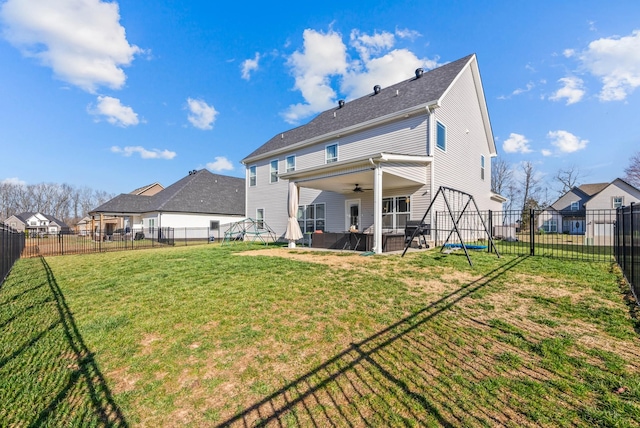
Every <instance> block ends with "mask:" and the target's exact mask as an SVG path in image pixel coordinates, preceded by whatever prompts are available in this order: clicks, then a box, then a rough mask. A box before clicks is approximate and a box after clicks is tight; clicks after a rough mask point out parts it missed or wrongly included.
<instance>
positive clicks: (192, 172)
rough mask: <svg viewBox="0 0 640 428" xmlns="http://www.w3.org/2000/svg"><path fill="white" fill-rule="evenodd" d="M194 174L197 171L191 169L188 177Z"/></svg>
mask: <svg viewBox="0 0 640 428" xmlns="http://www.w3.org/2000/svg"><path fill="white" fill-rule="evenodd" d="M196 172H198V171H197V170H195V169H192V170H191V171H189V175H193V174H195V173H196Z"/></svg>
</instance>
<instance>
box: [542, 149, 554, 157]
mask: <svg viewBox="0 0 640 428" xmlns="http://www.w3.org/2000/svg"><path fill="white" fill-rule="evenodd" d="M540 153H542V156H551V155H552V154H553V152H551V150H547V149H542V150H540Z"/></svg>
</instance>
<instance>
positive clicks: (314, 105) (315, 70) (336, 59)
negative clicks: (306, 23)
mask: <svg viewBox="0 0 640 428" xmlns="http://www.w3.org/2000/svg"><path fill="white" fill-rule="evenodd" d="M302 37H303V39H304V43H303V50H302V51H295V52H294V53H293V54H292V55H291V56H290V57H289V60H288V65H289V66H290V67H291V71H292V74H293V76H294V78H295V85H294V89H296V90H299V91H300V92H301V94H302V97H303V98H304V100H305V103H299V104H295V105H291V106H289V108H288V109H287V110H286V111H285V112H284V113H283V114H282V116H283V117H284V119H285V120H286V121H287V122H289V123H296V122H297V121H298V120H299V119H300V118H303V117H307V116H310V115H312V114H314V113H317V112H319V111H322V110H326V109H328V108H329V107H331V106H332V105H333V104H334V101H335V98H336V93H335V91H334V90H333V89H332V88H331V82H330V77H331V76H333V75H339V74H344V73H345V72H346V70H347V48H346V46H345V44H344V43H343V42H342V36H341V35H340V34H339V33H336V32H334V31H332V30H330V31H329V32H328V33H327V34H325V33H322V32H318V31H315V30H311V29H306V30H304V33H303V35H302Z"/></svg>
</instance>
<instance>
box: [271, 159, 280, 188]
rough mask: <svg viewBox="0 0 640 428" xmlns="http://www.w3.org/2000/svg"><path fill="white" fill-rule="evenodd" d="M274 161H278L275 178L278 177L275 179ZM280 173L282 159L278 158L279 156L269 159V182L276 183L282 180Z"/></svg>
mask: <svg viewBox="0 0 640 428" xmlns="http://www.w3.org/2000/svg"><path fill="white" fill-rule="evenodd" d="M274 162H275V163H276V171H275V172H276V174H275V178H276V179H275V180H274V179H273V170H272V167H273V163H274ZM279 173H280V159H277V158H276V159H271V160H270V161H269V184H276V183H277V182H278V181H280V178H279Z"/></svg>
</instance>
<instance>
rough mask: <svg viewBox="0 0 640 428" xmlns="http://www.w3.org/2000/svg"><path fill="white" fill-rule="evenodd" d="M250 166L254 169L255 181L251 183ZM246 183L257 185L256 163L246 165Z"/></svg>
mask: <svg viewBox="0 0 640 428" xmlns="http://www.w3.org/2000/svg"><path fill="white" fill-rule="evenodd" d="M251 168H253V169H254V171H255V174H254V177H255V179H256V180H255V183H253V184H251ZM247 175H248V176H247V184H248V185H249V187H256V186H257V185H258V165H256V164H253V165H250V166H248V167H247Z"/></svg>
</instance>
